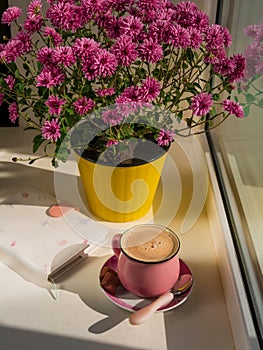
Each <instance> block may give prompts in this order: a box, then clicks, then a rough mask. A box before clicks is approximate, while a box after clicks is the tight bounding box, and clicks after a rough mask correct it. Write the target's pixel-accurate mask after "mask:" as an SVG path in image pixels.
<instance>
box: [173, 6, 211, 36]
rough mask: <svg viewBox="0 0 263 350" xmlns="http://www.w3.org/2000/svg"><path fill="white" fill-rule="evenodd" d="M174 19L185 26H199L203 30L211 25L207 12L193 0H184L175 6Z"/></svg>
mask: <svg viewBox="0 0 263 350" xmlns="http://www.w3.org/2000/svg"><path fill="white" fill-rule="evenodd" d="M173 19H174V21H175V22H176V23H178V24H180V25H181V26H182V27H184V28H197V29H199V30H201V31H203V30H204V29H206V28H207V27H208V25H209V17H208V16H207V14H206V13H205V12H203V11H201V10H199V8H198V7H197V5H196V4H194V3H193V2H191V1H183V2H181V3H179V4H177V5H176V6H175V7H174V14H173Z"/></svg>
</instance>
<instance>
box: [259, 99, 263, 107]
mask: <svg viewBox="0 0 263 350" xmlns="http://www.w3.org/2000/svg"><path fill="white" fill-rule="evenodd" d="M258 104H259V105H260V107H263V98H261V99H260V100H259V101H258Z"/></svg>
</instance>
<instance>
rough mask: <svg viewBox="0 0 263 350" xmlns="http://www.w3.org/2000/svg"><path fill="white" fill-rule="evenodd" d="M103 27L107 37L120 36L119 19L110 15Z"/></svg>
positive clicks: (114, 37) (115, 37)
mask: <svg viewBox="0 0 263 350" xmlns="http://www.w3.org/2000/svg"><path fill="white" fill-rule="evenodd" d="M105 29H106V31H107V34H108V36H109V38H111V39H117V38H119V37H120V36H121V31H122V29H121V22H120V19H118V18H116V17H114V16H111V17H109V18H108V21H107V22H105Z"/></svg>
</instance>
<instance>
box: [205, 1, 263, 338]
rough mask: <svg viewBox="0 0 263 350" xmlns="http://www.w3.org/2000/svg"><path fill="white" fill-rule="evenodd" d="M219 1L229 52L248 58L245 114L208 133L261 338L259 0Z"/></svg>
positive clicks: (262, 40)
mask: <svg viewBox="0 0 263 350" xmlns="http://www.w3.org/2000/svg"><path fill="white" fill-rule="evenodd" d="M222 3H223V8H222V12H221V13H222V18H221V23H222V24H223V25H225V26H227V27H228V28H229V29H230V32H231V34H232V39H233V45H232V47H231V52H230V54H235V53H240V52H241V53H243V54H245V55H246V58H247V78H248V79H247V80H246V81H245V80H244V81H242V82H241V88H242V91H241V93H237V96H238V99H239V101H240V102H241V103H242V104H243V106H244V110H245V113H246V114H247V116H246V117H245V118H242V119H241V118H240V119H238V118H236V117H230V118H229V119H228V120H227V121H226V122H225V123H223V124H222V126H220V128H218V129H216V130H215V131H214V132H213V133H212V137H213V141H214V143H215V145H216V150H217V154H218V157H219V162H220V164H221V167H222V169H221V170H222V173H223V175H224V174H225V177H224V180H225V184H226V186H230V187H229V188H230V189H231V192H232V193H233V198H231V197H230V206H232V209H233V207H234V202H233V199H234V201H235V205H236V208H237V213H235V212H234V213H232V214H233V215H234V219H235V220H236V223H235V224H236V232H235V235H236V243H237V247H238V249H239V252H238V253H239V254H240V257H241V262H242V265H243V269H244V275H245V278H246V281H245V283H247V287H248V291H249V293H250V297H251V303H252V307H253V308H254V315H255V319H256V320H257V324H258V329H259V333H260V332H261V337H262V329H263V328H262V324H263V301H262V295H263V137H262V132H263V118H262V117H263V2H262V0H252V1H246V0H239V1H231V2H230V1H226V2H225V1H224V2H222ZM248 26H249V27H248ZM247 27H248V29H247V32H245V33H244V29H245V28H247ZM248 34H249V35H248ZM223 168H224V169H223ZM226 175H227V176H226ZM231 201H232V202H231ZM230 209H231V208H230ZM237 214H238V215H237Z"/></svg>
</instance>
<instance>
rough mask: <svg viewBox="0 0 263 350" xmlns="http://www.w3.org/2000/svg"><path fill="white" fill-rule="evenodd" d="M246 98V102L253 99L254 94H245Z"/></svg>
mask: <svg viewBox="0 0 263 350" xmlns="http://www.w3.org/2000/svg"><path fill="white" fill-rule="evenodd" d="M245 96H246V100H247V102H248V103H250V102H253V101H255V96H254V95H252V94H246V95H245Z"/></svg>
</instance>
